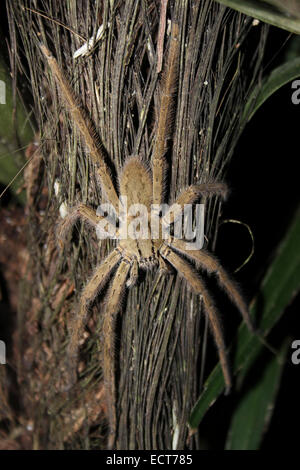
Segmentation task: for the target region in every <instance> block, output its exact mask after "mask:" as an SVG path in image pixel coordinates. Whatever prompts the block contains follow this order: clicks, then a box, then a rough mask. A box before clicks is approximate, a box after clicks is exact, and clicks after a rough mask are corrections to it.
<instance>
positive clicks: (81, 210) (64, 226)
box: [56, 204, 115, 249]
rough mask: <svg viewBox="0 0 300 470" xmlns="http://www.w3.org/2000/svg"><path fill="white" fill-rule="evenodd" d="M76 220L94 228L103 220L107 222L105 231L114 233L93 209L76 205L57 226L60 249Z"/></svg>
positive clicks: (112, 228)
mask: <svg viewBox="0 0 300 470" xmlns="http://www.w3.org/2000/svg"><path fill="white" fill-rule="evenodd" d="M78 219H83V220H84V221H86V222H88V223H89V224H90V225H91V226H92V227H95V228H96V227H97V225H98V224H99V222H100V221H102V220H105V221H106V222H107V231H108V232H109V233H114V231H115V227H114V226H113V225H112V224H110V222H109V221H108V220H107V219H106V218H105V217H101V216H98V215H97V214H96V212H95V211H94V210H93V209H91V208H90V207H87V206H85V205H84V204H78V205H77V206H75V207H73V208H72V209H71V210H70V212H69V213H68V214H67V216H66V217H65V218H64V219H62V220H61V221H60V222H59V224H58V226H57V229H56V239H57V241H58V244H59V247H60V248H61V249H62V248H63V246H64V243H65V240H66V237H67V234H68V232H69V231H70V230H71V228H72V227H73V225H74V224H75V223H76V222H77V220H78Z"/></svg>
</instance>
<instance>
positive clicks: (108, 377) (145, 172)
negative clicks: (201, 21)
mask: <svg viewBox="0 0 300 470" xmlns="http://www.w3.org/2000/svg"><path fill="white" fill-rule="evenodd" d="M41 50H42V52H43V54H44V56H45V57H46V59H47V62H48V64H49V67H50V69H51V71H52V73H53V75H54V77H55V79H56V82H57V84H58V88H59V89H60V91H61V94H62V97H63V99H64V101H65V103H66V105H67V108H68V110H69V113H70V115H71V117H72V119H73V121H74V123H75V125H76V126H77V128H78V129H79V131H80V134H81V138H82V140H83V142H84V143H85V145H86V146H87V147H88V149H89V152H90V156H91V158H92V160H93V162H94V163H95V166H96V172H97V174H98V177H99V179H100V184H101V188H102V190H103V192H104V193H105V195H106V198H107V200H108V202H109V203H110V204H111V205H112V206H113V207H114V209H115V212H116V214H117V215H118V216H119V217H120V216H121V214H120V208H121V211H122V202H121V201H120V199H121V198H120V199H119V195H120V196H122V197H124V196H126V197H127V202H128V207H129V206H131V205H133V204H142V205H143V206H145V207H146V208H147V211H148V212H149V213H150V211H151V207H158V206H159V205H160V204H161V203H162V202H163V194H164V180H165V172H166V158H165V154H166V150H167V141H168V129H169V125H168V122H169V120H170V114H171V111H172V107H173V106H174V91H175V89H176V76H177V68H178V55H179V28H178V25H177V24H176V23H175V22H172V29H171V39H170V46H169V53H168V59H167V64H166V71H165V73H164V79H163V81H162V90H161V94H160V110H159V113H158V118H157V129H156V135H155V142H154V148H153V154H152V165H151V170H150V169H147V168H146V166H145V164H144V163H143V161H142V159H140V158H139V157H138V156H132V157H131V158H129V159H128V161H127V162H126V163H125V164H124V166H123V169H122V172H121V174H120V175H119V176H118V180H119V195H118V193H117V190H116V188H115V186H114V184H113V182H112V177H111V173H110V171H109V167H108V166H107V164H106V163H105V158H104V154H103V150H102V147H101V146H100V145H99V143H98V141H97V140H96V138H95V132H94V129H93V126H92V125H91V124H90V122H89V119H88V118H87V117H86V116H85V114H84V113H83V111H82V108H81V107H80V105H79V104H78V102H77V100H76V98H75V97H74V95H73V92H72V90H71V87H70V85H69V83H68V81H67V80H66V78H65V77H64V75H63V73H62V72H61V71H60V69H59V66H58V64H57V62H56V60H55V58H54V57H53V56H52V55H51V53H50V52H49V50H48V49H47V48H46V47H45V46H44V45H41ZM226 192H227V186H226V185H225V184H224V183H222V182H210V183H206V184H196V185H192V186H189V187H188V188H187V189H185V190H184V191H183V192H182V193H181V195H180V196H179V197H178V199H177V201H176V206H175V207H176V209H175V210H173V211H172V208H170V209H169V210H168V211H167V213H165V214H164V215H163V216H161V215H160V219H159V221H160V228H162V226H164V225H165V224H166V223H169V222H173V221H174V220H175V219H176V218H177V217H178V216H179V215H180V213H181V212H182V211H183V207H184V205H185V204H193V203H194V202H196V201H197V200H198V199H199V198H200V197H201V196H212V195H221V196H223V197H225V195H226ZM152 205H158V206H152ZM78 218H81V219H83V220H85V221H87V222H89V223H90V224H92V225H93V226H95V227H96V226H97V224H98V223H99V222H100V221H101V220H102V219H103V218H102V217H101V216H99V215H97V213H95V211H93V210H92V209H90V208H89V207H87V206H85V205H83V204H80V205H78V206H76V207H74V208H73V209H72V210H71V211H70V212H69V214H68V215H67V217H66V218H65V219H64V220H63V221H62V222H61V224H60V228H59V232H58V235H59V237H60V239H61V240H64V238H65V236H66V233H67V231H68V230H69V229H70V227H71V226H72V225H73V224H74V223H75V221H76V220H77V219H78ZM130 220H131V219H130V217H129V218H128V219H127V222H126V223H127V225H128V224H129V223H130ZM161 233H162V230H160V232H159V237H158V238H151V237H150V238H148V239H147V238H146V239H138V238H137V239H131V238H129V237H127V238H125V239H120V240H119V242H118V244H117V247H116V248H115V249H114V250H113V251H112V252H111V253H110V254H109V255H108V256H107V257H106V258H105V259H104V260H103V261H102V263H101V264H100V266H97V267H96V269H95V271H94V273H93V275H92V277H91V279H90V280H89V282H88V283H87V284H86V285H85V287H84V289H83V291H82V294H81V298H80V305H79V308H78V311H77V312H76V315H75V317H74V322H73V325H72V329H71V335H70V341H69V347H68V354H69V357H72V358H75V357H76V355H77V351H78V344H79V339H80V335H81V334H82V329H83V326H84V321H85V318H86V315H87V310H88V306H89V304H90V303H91V302H92V301H93V300H94V299H95V297H96V296H97V294H98V293H99V291H100V290H101V289H102V288H103V287H104V285H105V283H106V282H107V281H108V278H109V276H110V274H111V273H112V271H113V270H115V275H114V276H113V278H112V281H111V285H110V288H109V291H108V295H107V301H106V305H105V311H104V318H103V336H104V344H103V358H102V361H103V363H102V367H103V377H104V382H105V386H106V396H107V406H108V420H109V427H110V436H109V443H108V445H109V447H110V448H112V447H113V446H114V441H115V435H116V428H117V420H116V408H115V401H116V387H115V378H114V375H115V370H114V360H115V356H114V354H115V353H114V330H115V321H116V316H117V313H118V311H119V310H120V305H121V300H122V297H123V295H124V290H125V288H126V286H127V287H129V286H132V285H134V283H135V281H136V279H137V277H138V271H139V267H142V268H146V269H147V268H151V267H153V266H157V267H159V269H161V270H162V271H167V270H169V269H170V267H171V266H173V268H175V270H176V271H177V272H178V274H179V275H180V276H182V278H184V279H185V280H186V281H187V283H188V285H190V286H191V287H192V289H193V290H194V291H195V292H196V293H197V294H199V295H201V297H202V300H203V306H204V311H205V313H206V315H207V317H208V320H209V324H210V326H211V330H212V333H213V336H214V338H215V342H216V345H217V349H218V354H219V358H220V363H221V367H222V371H223V375H224V381H225V386H226V391H227V392H228V391H229V389H230V387H231V375H230V368H229V364H228V358H227V354H226V348H225V342H224V338H223V333H222V326H221V321H220V318H219V314H218V311H217V309H216V307H215V305H214V302H213V299H212V296H211V295H210V294H209V292H208V291H207V289H206V287H205V284H204V282H203V281H202V279H201V277H200V276H199V275H198V273H197V272H196V271H195V269H193V267H192V265H191V262H193V263H194V264H195V265H196V266H198V267H200V268H202V269H203V270H205V271H207V272H208V273H214V274H215V275H216V277H217V279H218V281H219V284H220V286H221V287H222V288H223V289H224V290H225V291H226V292H227V294H228V295H229V296H230V298H231V300H232V301H233V302H234V303H235V305H236V306H237V308H238V309H239V310H240V312H241V313H242V316H243V318H244V320H245V322H246V323H247V325H248V327H249V328H250V329H251V330H252V325H251V321H250V317H249V313H248V309H247V306H246V304H245V302H244V300H243V298H242V296H241V294H240V293H239V290H238V289H237V287H236V285H235V284H234V282H233V281H232V280H231V279H230V277H229V275H228V274H227V272H226V271H225V270H224V269H223V268H222V266H221V265H220V264H219V262H218V261H217V260H216V258H215V257H214V256H213V255H211V254H210V253H208V252H206V251H204V250H203V249H201V250H198V251H196V250H188V249H187V248H186V243H185V241H184V240H182V239H179V238H174V237H169V238H168V239H167V240H166V239H164V238H162V235H161ZM170 265H171V266H170ZM171 269H172V268H171Z"/></svg>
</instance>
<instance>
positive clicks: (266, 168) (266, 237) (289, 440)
mask: <svg viewBox="0 0 300 470" xmlns="http://www.w3.org/2000/svg"><path fill="white" fill-rule="evenodd" d="M0 23H1V29H2V32H3V35H2V37H7V33H8V31H7V19H6V14H5V3H4V2H1V4H0ZM288 38H289V34H288V33H286V32H283V31H280V30H277V29H276V28H271V30H270V35H269V39H268V46H267V53H266V60H265V73H266V74H267V73H269V72H270V71H271V70H272V69H273V68H274V67H276V66H277V65H279V64H280V63H281V62H282V60H283V59H284V56H285V54H286V53H287V49H288V47H289V44H290V43H291V40H292V38H293V37H290V38H289V39H288ZM287 39H288V40H287ZM4 50H6V44H5V42H4V41H3V40H2V46H1V53H2V51H4ZM278 51H279V52H278ZM291 96H292V89H291V84H288V85H286V86H285V87H283V88H282V89H281V90H279V91H278V92H276V94H275V95H274V96H273V97H272V98H270V99H269V100H268V101H267V102H266V103H265V104H264V105H263V107H262V108H261V109H260V110H259V111H258V112H257V114H256V115H255V117H254V118H253V119H252V121H251V122H250V123H249V124H248V125H247V127H246V129H245V131H244V133H243V135H242V137H241V139H240V141H239V143H238V145H237V147H236V151H235V155H234V158H233V160H232V163H231V168H230V171H229V172H228V174H227V183H228V185H229V186H230V188H231V196H230V198H229V200H228V202H227V204H226V205H225V206H224V209H223V215H222V217H223V219H229V218H230V219H236V220H240V221H242V222H244V223H247V224H248V225H249V226H250V227H251V230H252V232H253V236H254V239H255V254H254V256H253V258H252V259H251V261H250V262H249V263H248V264H247V265H246V266H245V267H244V268H243V269H242V270H241V271H240V272H239V274H238V275H237V279H238V281H239V283H240V284H241V286H242V288H243V291H244V293H245V296H246V298H247V299H248V300H250V299H251V298H252V296H253V295H254V294H255V292H256V291H257V289H258V286H259V283H260V281H261V279H262V276H263V275H264V273H265V270H266V269H267V267H268V264H269V262H270V260H271V259H272V254H273V253H274V250H275V248H276V246H277V245H278V243H279V241H280V240H281V238H282V236H283V235H284V233H285V231H286V229H287V228H288V225H289V221H290V219H291V216H292V215H293V213H294V212H295V209H296V207H297V206H298V205H299V172H298V159H299V157H300V155H299V122H300V120H299V116H300V105H298V106H297V105H294V104H292V101H291ZM11 203H12V201H11V198H10V197H6V198H5V199H3V200H2V201H1V205H2V207H3V205H6V206H8V205H9V204H11ZM0 210H2V209H1V207H0ZM219 235H220V236H219V239H221V240H222V243H219V245H217V255H218V256H219V257H220V259H222V262H223V264H224V265H225V267H227V268H228V269H229V270H231V271H232V270H234V269H235V268H236V267H237V266H239V265H240V264H241V263H242V262H243V260H244V259H245V258H246V257H247V256H248V253H249V251H250V249H251V240H250V237H249V234H247V231H246V229H244V228H243V227H241V226H239V225H230V224H226V225H223V226H222V227H221V228H220V232H219ZM299 307H300V300H299V295H298V297H297V298H296V299H294V301H293V303H292V304H291V305H290V306H289V307H288V309H287V310H286V312H285V314H284V315H283V318H282V319H281V321H280V322H279V323H278V324H277V326H276V327H275V329H274V330H273V332H272V334H271V336H270V338H269V342H270V343H271V344H272V345H273V346H275V347H279V346H280V345H281V344H282V342H283V340H284V339H285V338H287V337H288V338H290V342H291V343H292V341H293V340H294V339H300V316H299ZM291 353H292V350H290V354H289V356H288V358H287V364H286V366H285V369H284V373H283V377H282V381H281V386H280V390H279V394H278V398H277V402H276V405H275V411H274V414H273V417H272V419H271V423H270V427H269V430H268V432H267V434H266V436H265V439H264V442H263V446H262V447H263V449H270V450H271V449H293V448H295V447H296V446H297V444H298V433H297V432H295V429H297V424H298V422H299V421H300V411H299V406H298V399H299V396H300V381H299V376H300V365H299V366H295V365H293V364H292V363H291V361H290V356H291ZM268 354H269V352H268V351H266V352H265V354H264V355H263V357H262V358H261V363H262V364H263V361H264V360H266V358H267V357H268ZM258 367H259V365H258ZM253 375H254V376H255V371H253ZM250 380H251V377H250ZM224 400H226V406H224V403H225V402H224ZM228 403H229V405H228ZM234 403H235V397H234V396H232V397H229V398H226V399H225V398H221V399H219V400H218V401H217V402H216V404H215V405H214V406H213V407H212V409H211V411H210V412H209V413H208V414H207V416H206V417H205V419H204V422H203V425H202V433H201V434H202V436H203V438H204V439H205V441H207V445H208V446H209V447H211V448H219V449H222V448H224V435H226V429H227V426H228V424H229V422H230V414H231V410H232V407H233V405H234ZM230 404H231V406H230ZM220 415H221V416H222V420H220ZM204 436H205V437H204Z"/></svg>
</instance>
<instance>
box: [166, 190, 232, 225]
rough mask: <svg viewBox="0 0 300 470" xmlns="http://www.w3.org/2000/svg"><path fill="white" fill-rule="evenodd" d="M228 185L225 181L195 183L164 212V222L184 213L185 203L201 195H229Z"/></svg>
mask: <svg viewBox="0 0 300 470" xmlns="http://www.w3.org/2000/svg"><path fill="white" fill-rule="evenodd" d="M227 191H228V188H227V185H226V184H225V183H203V184H193V185H191V186H189V187H188V188H187V189H185V190H184V191H183V192H182V193H181V194H180V195H179V196H178V198H177V199H176V201H175V203H174V204H173V205H172V206H171V207H170V209H169V210H168V211H167V212H166V213H165V214H164V216H163V218H162V224H166V225H168V224H169V223H172V222H174V220H175V219H176V218H177V217H178V216H179V215H180V214H181V213H182V211H183V209H184V205H185V204H193V203H194V202H195V201H196V200H197V199H199V198H200V197H201V196H206V197H211V196H215V195H221V196H222V197H223V198H225V197H226V195H227Z"/></svg>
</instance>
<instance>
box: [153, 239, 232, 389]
mask: <svg viewBox="0 0 300 470" xmlns="http://www.w3.org/2000/svg"><path fill="white" fill-rule="evenodd" d="M161 255H162V256H163V257H164V258H165V259H166V260H167V261H169V262H170V263H171V264H172V265H173V266H174V268H175V269H176V270H177V271H178V273H179V275H180V276H182V277H183V278H184V279H186V281H187V282H188V284H189V285H190V286H191V287H192V289H193V290H194V292H195V293H196V294H199V295H201V296H202V299H203V305H204V311H205V313H206V315H207V317H208V320H209V324H210V327H211V330H212V333H213V336H214V339H215V342H216V346H217V349H218V354H219V358H220V363H221V367H222V372H223V376H224V381H225V387H226V389H225V393H226V394H227V393H229V391H230V389H231V386H232V379H231V373H230V367H229V361H228V357H227V352H226V346H225V341H224V337H223V332H222V325H221V321H220V319H219V315H218V312H217V309H216V308H215V305H214V303H213V300H212V298H211V296H210V295H209V293H208V291H207V289H206V287H205V285H204V283H203V282H202V280H201V279H200V277H199V276H197V274H196V273H195V272H194V270H193V268H192V267H191V266H190V265H189V264H188V263H187V262H186V261H185V260H184V259H182V258H181V257H180V256H179V255H177V254H176V253H175V252H174V251H173V250H171V248H169V247H168V246H166V245H165V246H164V247H163V248H162V249H161Z"/></svg>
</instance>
